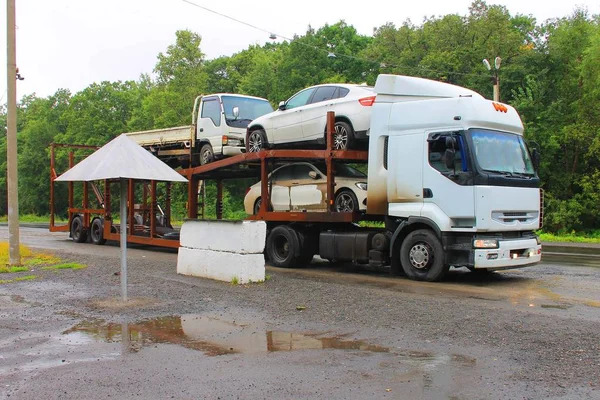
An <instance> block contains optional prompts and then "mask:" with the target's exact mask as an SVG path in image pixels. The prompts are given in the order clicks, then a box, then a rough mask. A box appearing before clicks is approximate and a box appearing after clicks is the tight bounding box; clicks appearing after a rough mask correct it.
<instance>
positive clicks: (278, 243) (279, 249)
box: [274, 235, 290, 261]
mask: <svg viewBox="0 0 600 400" xmlns="http://www.w3.org/2000/svg"><path fill="white" fill-rule="evenodd" d="M274 250H275V257H277V259H278V260H280V261H284V260H285V259H287V257H288V256H289V255H290V242H289V241H288V240H287V239H286V237H285V236H283V235H279V236H277V237H276V238H275V246H274Z"/></svg>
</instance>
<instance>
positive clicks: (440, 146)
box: [428, 135, 469, 175]
mask: <svg viewBox="0 0 600 400" xmlns="http://www.w3.org/2000/svg"><path fill="white" fill-rule="evenodd" d="M447 137H448V135H439V136H434V137H431V138H430V139H429V140H428V141H429V165H431V166H432V167H433V168H435V169H436V170H438V171H440V172H441V173H442V174H443V175H449V174H451V173H452V174H453V173H454V171H456V173H459V172H467V171H468V170H469V168H468V165H467V163H466V160H463V157H462V153H463V151H462V150H463V144H462V143H463V142H462V140H460V137H459V136H454V137H455V139H456V147H455V148H454V150H455V153H454V168H448V167H447V165H446V160H445V157H446V155H447V153H446V149H447V146H446V138H447Z"/></svg>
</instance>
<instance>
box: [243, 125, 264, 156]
mask: <svg viewBox="0 0 600 400" xmlns="http://www.w3.org/2000/svg"><path fill="white" fill-rule="evenodd" d="M246 142H247V143H248V152H249V153H257V152H259V151H261V150H262V149H266V148H267V136H266V135H265V131H264V130H262V129H257V130H255V131H252V132H250V133H249V134H248V140H247V141H246Z"/></svg>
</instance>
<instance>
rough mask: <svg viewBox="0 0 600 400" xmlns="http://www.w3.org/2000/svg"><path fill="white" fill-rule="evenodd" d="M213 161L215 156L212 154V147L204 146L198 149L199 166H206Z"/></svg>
mask: <svg viewBox="0 0 600 400" xmlns="http://www.w3.org/2000/svg"><path fill="white" fill-rule="evenodd" d="M214 160H215V155H214V153H213V149H212V146H211V145H210V144H208V143H207V144H205V145H203V146H202V147H201V148H200V165H206V164H208V163H211V162H213V161H214Z"/></svg>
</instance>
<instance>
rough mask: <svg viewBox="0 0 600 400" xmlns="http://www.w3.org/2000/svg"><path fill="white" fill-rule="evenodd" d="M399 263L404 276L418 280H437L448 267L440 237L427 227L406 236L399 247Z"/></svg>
mask: <svg viewBox="0 0 600 400" xmlns="http://www.w3.org/2000/svg"><path fill="white" fill-rule="evenodd" d="M400 263H401V265H402V269H403V270H404V272H405V273H406V276H408V277H409V278H411V279H414V280H418V281H430V282H433V281H439V280H441V279H442V278H443V277H444V275H446V272H448V269H449V266H448V265H445V263H444V249H443V247H442V243H441V242H440V239H439V238H438V237H437V236H436V235H435V234H434V233H433V232H432V231H430V230H428V229H418V230H416V231H413V232H411V233H409V234H408V236H406V238H405V239H404V241H403V242H402V246H401V247H400Z"/></svg>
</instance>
